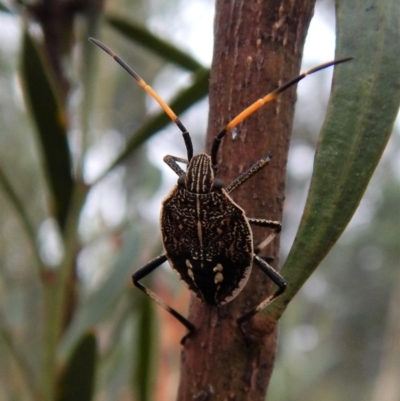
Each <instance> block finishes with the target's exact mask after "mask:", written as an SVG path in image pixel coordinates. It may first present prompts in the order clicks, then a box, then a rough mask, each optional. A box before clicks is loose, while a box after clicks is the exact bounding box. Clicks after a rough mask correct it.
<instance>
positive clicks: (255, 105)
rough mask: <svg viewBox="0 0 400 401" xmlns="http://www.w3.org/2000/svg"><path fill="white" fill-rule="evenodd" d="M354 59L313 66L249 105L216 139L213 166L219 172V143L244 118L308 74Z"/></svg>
mask: <svg viewBox="0 0 400 401" xmlns="http://www.w3.org/2000/svg"><path fill="white" fill-rule="evenodd" d="M352 59H353V57H346V58H342V59H339V60H333V61H330V62H328V63H325V64H321V65H319V66H317V67H315V68H312V69H311V70H308V71H306V72H303V73H302V74H300V75H299V76H298V77H296V78H293V79H292V80H290V81H289V82H286V83H285V84H283V85H282V86H279V87H278V88H276V89H275V90H273V91H272V92H270V93H268V94H267V95H266V96H264V97H262V98H261V99H258V100H257V101H255V102H254V103H253V104H251V105H250V106H249V107H247V108H246V109H245V110H243V111H242V112H241V113H239V114H238V115H237V116H236V117H235V118H234V119H233V120H232V121H231V122H230V123H228V124H227V125H226V127H225V128H224V129H223V130H222V131H221V132H220V133H219V134H218V135H217V136H216V137H215V139H214V142H213V145H212V149H211V161H212V166H213V169H214V171H215V172H217V170H218V161H217V154H218V149H219V145H220V143H221V141H222V138H223V137H224V136H225V134H226V133H227V132H229V131H230V130H231V129H233V128H234V127H236V126H237V125H238V124H239V123H241V122H242V121H243V120H245V119H246V118H247V117H248V116H249V115H250V114H253V113H254V112H255V111H256V110H258V109H259V108H260V107H262V106H263V105H264V104H266V103H269V102H270V101H272V100H274V99H275V98H276V97H277V96H278V95H279V94H280V93H282V92H283V91H285V90H286V89H288V88H290V87H291V86H293V85H295V84H297V82H299V81H301V80H302V79H303V78H305V77H306V76H307V75H311V74H314V72H317V71H320V70H323V69H325V68H328V67H331V66H333V65H336V64H340V63H345V62H346V61H350V60H352Z"/></svg>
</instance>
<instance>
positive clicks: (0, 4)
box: [0, 1, 12, 14]
mask: <svg viewBox="0 0 400 401" xmlns="http://www.w3.org/2000/svg"><path fill="white" fill-rule="evenodd" d="M0 11H2V12H5V13H8V14H12V11H11V10H10V9H9V8H8V7H7V6H6V5H5V4H4V3H3V2H1V1H0Z"/></svg>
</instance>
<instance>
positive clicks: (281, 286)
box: [237, 255, 287, 344]
mask: <svg viewBox="0 0 400 401" xmlns="http://www.w3.org/2000/svg"><path fill="white" fill-rule="evenodd" d="M253 260H254V263H255V264H256V265H257V266H258V267H259V268H260V269H261V270H262V271H263V272H264V273H265V274H266V275H267V276H268V277H269V278H270V279H271V280H272V281H273V282H274V284H276V285H277V286H278V289H277V290H276V291H275V292H274V293H273V294H272V295H270V296H268V297H267V298H266V299H264V300H263V301H262V302H260V303H259V304H258V305H257V306H256V307H254V308H253V309H251V310H249V311H248V312H246V313H245V314H244V315H242V316H241V317H240V318H239V319H238V320H237V322H238V325H239V328H240V330H241V332H242V333H243V336H244V338H245V341H246V344H248V343H249V339H248V336H247V333H246V331H245V330H244V327H243V324H244V323H245V322H247V321H248V320H250V319H251V318H252V317H253V316H254V315H255V314H256V313H257V312H259V311H260V310H262V309H264V308H265V307H266V306H268V305H269V304H270V303H271V302H272V301H273V300H274V299H275V298H277V297H279V295H281V294H282V293H283V292H284V291H285V290H286V287H287V282H286V280H285V279H284V278H283V277H282V276H281V275H280V274H279V273H278V272H277V271H276V270H275V269H274V268H273V267H272V266H271V265H270V264H269V263H268V262H267V261H266V260H264V259H262V258H261V257H260V256H258V255H254V258H253Z"/></svg>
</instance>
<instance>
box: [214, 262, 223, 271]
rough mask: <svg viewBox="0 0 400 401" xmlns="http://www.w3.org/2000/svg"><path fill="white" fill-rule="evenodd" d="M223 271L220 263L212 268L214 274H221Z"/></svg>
mask: <svg viewBox="0 0 400 401" xmlns="http://www.w3.org/2000/svg"><path fill="white" fill-rule="evenodd" d="M222 270H224V267H223V266H222V265H221V263H218V264H217V265H216V266H215V267H214V268H213V271H215V272H222Z"/></svg>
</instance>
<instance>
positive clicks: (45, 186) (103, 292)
mask: <svg viewBox="0 0 400 401" xmlns="http://www.w3.org/2000/svg"><path fill="white" fill-rule="evenodd" d="M58 3H59V2H56V1H53V2H51V1H50V2H49V1H43V2H36V1H24V2H23V1H15V2H13V1H6V0H3V1H2V2H0V18H1V22H2V23H1V24H0V30H1V36H2V38H3V39H2V41H1V43H0V69H1V78H0V85H1V86H0V102H1V108H0V110H1V111H0V113H1V119H0V124H1V147H0V178H1V180H0V185H1V192H0V222H1V230H0V258H1V265H0V355H1V357H0V400H17V399H18V400H44V401H46V400H48V401H50V400H54V399H56V400H63V401H67V400H75V401H76V400H78V401H79V400H90V399H93V400H102V401H103V400H104V401H106V400H147V399H156V400H158V401H162V400H170V399H173V398H175V394H176V387H177V383H178V377H179V349H180V347H179V339H180V338H181V336H182V334H183V331H184V330H183V328H182V327H181V326H180V324H179V323H177V322H175V321H174V319H173V318H171V317H170V316H167V314H166V313H165V312H164V311H159V310H158V308H155V307H154V305H153V304H151V303H150V302H149V301H148V299H146V297H144V296H143V294H142V293H140V292H139V291H136V290H134V289H133V288H132V285H131V282H130V276H131V273H132V272H133V271H134V270H136V269H137V268H139V267H140V266H141V265H143V264H144V263H145V262H146V261H148V260H149V259H150V258H152V257H154V256H156V255H157V254H159V252H160V250H161V245H160V238H159V232H158V211H159V206H160V201H161V199H162V198H163V197H164V196H165V195H166V194H167V193H168V190H169V188H170V187H171V186H172V185H173V184H174V182H175V176H174V174H173V173H171V172H170V171H168V168H165V166H164V165H163V163H162V157H163V156H164V155H165V154H167V153H170V154H175V155H182V154H184V152H183V143H182V139H181V136H180V135H177V130H176V128H175V127H174V126H172V124H169V123H168V119H167V118H166V117H165V116H164V115H163V114H162V113H160V110H159V107H158V106H157V105H155V104H154V102H153V101H151V100H150V99H148V97H147V96H146V95H145V94H144V93H143V91H142V90H141V89H140V88H139V87H137V85H135V83H134V82H133V81H132V79H131V78H130V77H129V76H128V74H126V73H124V71H123V70H122V69H121V68H120V67H119V66H118V65H117V64H116V63H115V62H113V60H112V59H111V58H108V56H106V55H105V54H103V53H102V52H101V51H100V50H99V49H97V48H95V47H94V46H93V45H91V44H89V43H88V42H87V37H88V36H95V37H97V38H99V39H101V40H102V41H103V42H104V43H106V44H107V45H108V46H109V47H111V48H112V49H113V50H114V51H115V52H116V53H118V54H119V55H121V56H122V57H123V58H124V59H125V61H127V62H128V64H129V65H131V66H132V67H133V68H134V69H135V70H136V71H137V72H138V73H139V74H140V75H142V76H143V78H144V79H145V80H146V81H148V82H149V83H151V85H152V86H154V88H155V89H156V90H157V91H158V92H159V93H160V94H161V95H162V96H163V97H164V98H166V99H167V100H168V101H170V102H171V104H172V105H173V108H174V110H175V111H176V112H178V113H179V114H180V116H181V118H182V120H183V121H184V123H185V125H187V126H188V127H189V129H190V131H191V134H192V135H193V137H194V145H195V149H197V150H198V151H200V150H202V149H203V143H204V132H205V130H206V121H207V101H206V99H205V96H206V91H207V83H208V82H207V77H208V70H207V67H208V66H209V65H210V62H211V54H212V36H211V35H212V16H213V7H214V4H213V2H212V1H211V0H193V1H190V2H186V1H183V0H175V1H166V0H152V1H150V2H149V1H142V0H137V1H134V2H133V1H129V2H128V1H124V0H118V1H117V0H114V1H113V2H105V4H103V3H102V2H101V1H95V0H92V1H89V0H88V1H84V0H80V1H69V2H68V1H65V2H60V3H64V7H66V8H65V9H64V12H65V15H63V21H64V24H63V25H62V26H61V28H60V26H58V28H57V29H58V32H59V35H60V36H59V37H51V35H50V34H49V35H50V36H48V37H47V40H48V41H47V42H45V45H44V46H43V45H39V44H40V43H43V42H42V40H41V39H43V34H46V32H47V31H46V29H49V32H51V29H54V27H51V24H50V23H49V22H51V21H52V19H51V18H49V15H51V14H46V12H45V11H47V12H50V11H51V10H53V11H54V10H55V9H57V4H58ZM38 5H40V7H39V6H38ZM66 5H68V7H67V6H66ZM46 7H48V9H46ZM52 7H53V8H52ZM333 14H334V13H333V4H331V2H330V1H322V0H321V1H319V2H318V3H317V12H316V17H315V19H314V21H313V28H312V29H311V31H310V38H309V40H308V42H307V45H306V49H305V61H304V69H306V68H308V67H310V66H313V65H316V64H318V63H319V62H323V61H326V60H328V59H331V58H332V56H333V43H334V20H333ZM145 27H146V28H145ZM313 29H314V31H315V30H317V31H318V33H317V36H318V35H319V36H321V37H322V47H320V48H318V47H317V44H316V43H315V36H314V39H313V37H312V30H313ZM44 37H45V38H46V36H44ZM50 39H51V40H50ZM55 45H56V48H57V51H58V52H54V49H55ZM166 49H167V51H166ZM317 54H319V57H320V58H318V57H317V56H316V55H317ZM52 56H54V57H55V60H56V61H54V59H52V58H51V57H52ZM328 75H329V72H328ZM328 90H329V79H328V77H327V74H325V73H324V74H320V75H316V76H315V78H314V77H313V79H310V80H309V81H307V80H305V82H304V83H302V84H301V85H299V91H298V93H299V101H298V105H297V112H296V120H295V129H294V134H293V141H292V148H291V153H290V158H289V165H288V189H287V197H286V202H285V212H284V221H283V227H284V229H283V233H282V242H281V243H282V260H284V258H285V257H286V255H287V253H288V251H289V249H290V246H291V243H292V242H293V238H294V235H295V233H296V229H297V226H298V224H299V220H300V217H301V213H302V210H303V204H304V201H305V197H306V194H307V190H308V185H309V178H310V175H311V171H312V159H313V152H314V148H315V144H316V141H317V134H318V132H319V128H320V125H321V124H322V120H323V115H324V105H326V103H327V97H328ZM192 105H193V107H192ZM156 133H157V135H154V134H156ZM178 133H179V132H178ZM66 138H68V141H66V140H65V139H66ZM399 150H400V133H399V124H398V122H397V124H396V125H395V129H394V133H393V135H392V138H391V140H390V141H389V144H388V146H387V149H386V151H385V153H384V155H383V158H382V160H381V162H380V164H379V166H378V168H377V170H376V172H375V175H374V177H373V180H372V181H371V183H370V185H369V187H368V190H367V192H366V194H365V196H364V199H363V201H362V202H361V204H360V207H359V209H358V211H357V213H356V215H355V216H354V218H353V220H352V222H351V223H350V225H349V227H348V228H347V230H346V231H345V233H344V234H343V236H342V237H341V239H340V241H339V242H338V244H337V245H336V246H335V247H334V249H333V250H332V251H331V252H330V254H329V255H328V257H327V258H326V259H325V260H324V262H323V263H322V265H321V266H320V268H319V269H318V270H317V272H315V273H314V274H313V276H312V277H311V279H310V280H309V281H308V282H307V284H306V286H305V287H304V288H303V290H302V291H301V292H300V293H299V294H298V295H297V297H296V300H295V302H293V303H292V304H291V306H290V307H289V308H288V310H287V311H286V313H285V314H284V316H283V318H282V320H281V324H280V333H279V337H280V339H279V344H280V346H279V352H278V355H277V361H276V368H275V371H274V375H273V378H272V383H271V386H270V390H269V395H268V399H269V400H281V399H285V400H287V401H290V400H293V401H294V400H296V401H299V400H300V401H301V400H306V399H307V400H308V401H310V400H311V401H312V400H319V399H321V398H322V397H323V399H324V400H326V401H330V400H337V399H349V400H352V401H357V400H371V401H376V400H380V401H382V400H383V401H385V400H391V401H393V400H395V399H400V389H399V387H396V386H399V383H398V380H396V377H397V378H398V377H399V372H398V370H399V369H400V367H399V365H400V364H399V363H398V362H397V361H398V360H400V349H399V348H400V341H398V338H399V335H400V328H399V323H398V322H399V321H400V309H399V308H400V306H399V305H400V304H399V302H398V299H396V296H397V297H398V293H400V276H399V272H398V267H399V261H400V250H399V246H398V244H399V238H400V235H399V234H400V232H399V230H400V229H399V227H400V214H399V200H400V164H399V158H398V155H399ZM128 156H129V157H128ZM396 268H397V269H396ZM60 272H61V273H60ZM153 276H154V277H151V278H149V279H150V280H152V284H151V285H152V286H153V287H156V288H157V290H156V291H157V293H159V294H160V295H161V296H162V298H163V299H165V300H166V301H167V302H168V303H169V304H171V305H173V306H175V307H176V308H178V309H179V310H181V311H182V312H183V313H185V311H186V309H187V304H188V302H189V294H188V293H187V291H186V290H185V289H184V288H182V286H181V284H180V283H179V282H177V280H176V277H175V275H174V274H173V273H172V272H171V271H170V269H168V268H166V269H164V270H162V271H160V272H158V273H156V274H154V275H153ZM396 339H397V341H396ZM396 373H397V375H396ZM388 383H389V385H388Z"/></svg>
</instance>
